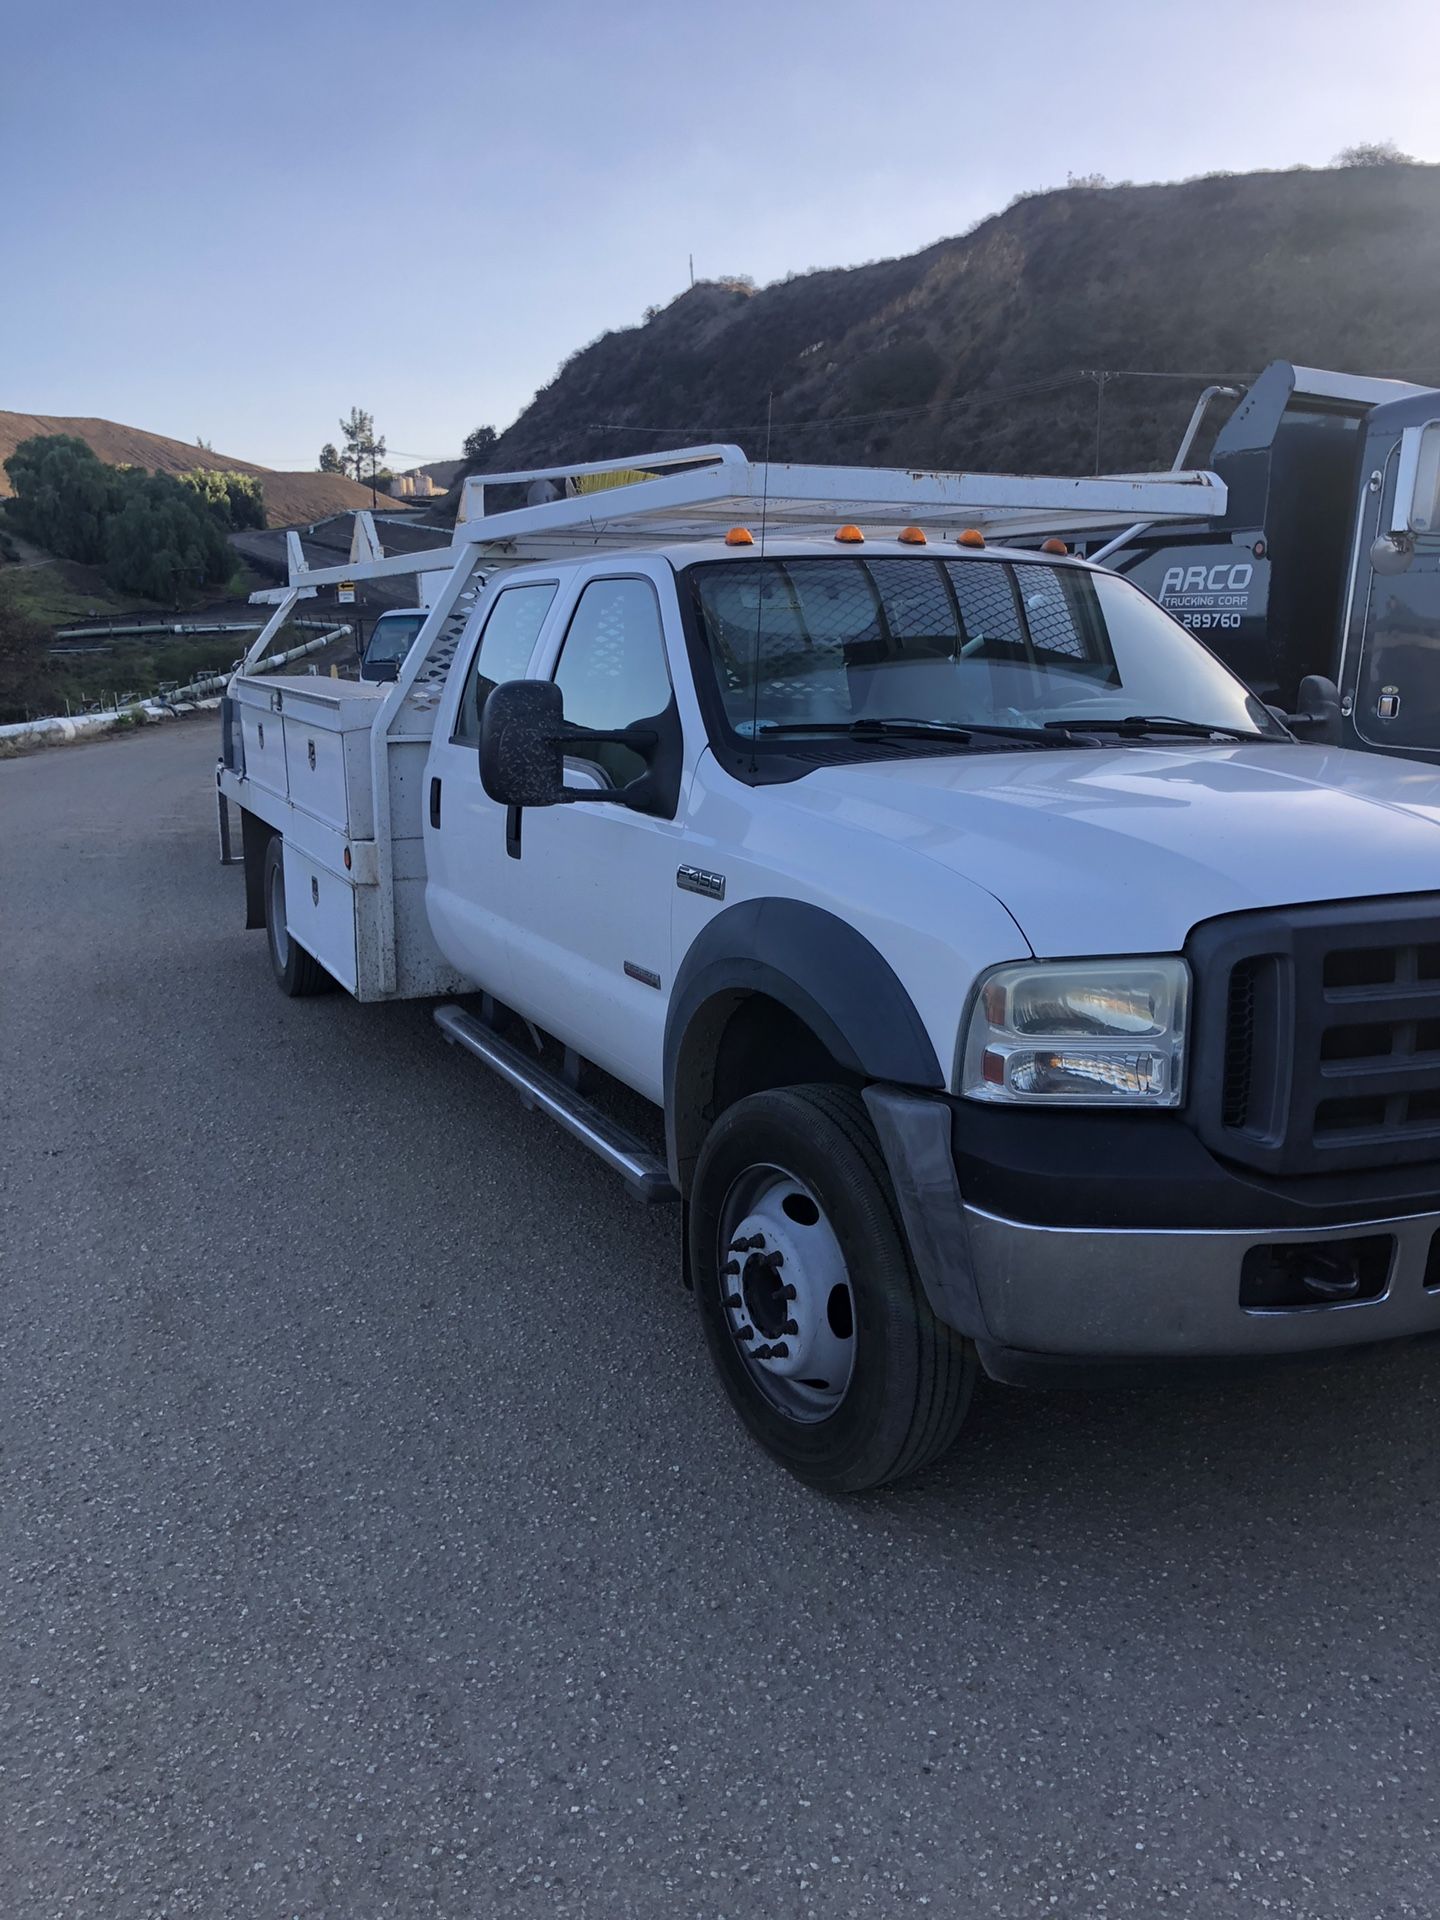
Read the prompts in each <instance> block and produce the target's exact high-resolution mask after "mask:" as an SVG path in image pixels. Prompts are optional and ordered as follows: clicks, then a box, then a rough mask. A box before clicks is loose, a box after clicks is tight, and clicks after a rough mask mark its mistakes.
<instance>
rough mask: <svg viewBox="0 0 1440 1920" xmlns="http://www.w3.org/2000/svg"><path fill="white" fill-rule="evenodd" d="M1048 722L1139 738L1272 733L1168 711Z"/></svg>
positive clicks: (1250, 737)
mask: <svg viewBox="0 0 1440 1920" xmlns="http://www.w3.org/2000/svg"><path fill="white" fill-rule="evenodd" d="M1045 725H1046V727H1047V728H1050V727H1054V728H1056V729H1057V730H1059V731H1063V732H1065V733H1118V734H1122V735H1123V734H1130V735H1133V736H1135V737H1136V738H1137V739H1138V738H1139V737H1140V736H1141V735H1142V734H1147V733H1169V734H1174V735H1175V736H1176V737H1177V738H1180V739H1186V740H1215V739H1220V740H1264V739H1267V738H1268V737H1269V736H1268V735H1266V734H1263V733H1258V732H1248V731H1247V730H1246V729H1244V728H1243V727H1222V726H1212V725H1211V724H1210V723H1209V722H1208V721H1205V720H1177V719H1176V718H1175V716H1174V715H1173V714H1169V713H1129V714H1126V715H1125V717H1124V718H1123V719H1121V718H1119V717H1118V716H1115V715H1111V716H1110V717H1109V718H1103V717H1102V718H1101V719H1098V720H1075V719H1071V720H1047V721H1046V722H1045Z"/></svg>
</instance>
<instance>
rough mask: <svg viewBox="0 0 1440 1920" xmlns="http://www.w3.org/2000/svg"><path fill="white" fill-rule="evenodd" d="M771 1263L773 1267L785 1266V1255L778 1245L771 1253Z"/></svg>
mask: <svg viewBox="0 0 1440 1920" xmlns="http://www.w3.org/2000/svg"><path fill="white" fill-rule="evenodd" d="M770 1264H771V1266H772V1267H783V1266H784V1264H785V1256H784V1254H783V1253H781V1251H780V1249H779V1248H778V1247H776V1249H775V1251H774V1252H773V1253H772V1254H771V1255H770Z"/></svg>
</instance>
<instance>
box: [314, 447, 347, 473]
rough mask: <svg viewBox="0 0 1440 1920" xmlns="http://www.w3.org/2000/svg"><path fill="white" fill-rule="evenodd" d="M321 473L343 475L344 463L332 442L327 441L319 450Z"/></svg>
mask: <svg viewBox="0 0 1440 1920" xmlns="http://www.w3.org/2000/svg"><path fill="white" fill-rule="evenodd" d="M320 471H321V473H344V471H345V462H344V461H343V460H342V459H341V458H340V450H339V448H338V447H337V446H336V445H335V442H334V441H333V440H327V441H326V442H325V444H324V446H323V447H322V448H321V449H320Z"/></svg>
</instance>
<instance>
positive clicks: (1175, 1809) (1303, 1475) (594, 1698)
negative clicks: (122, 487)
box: [0, 720, 1440, 1920]
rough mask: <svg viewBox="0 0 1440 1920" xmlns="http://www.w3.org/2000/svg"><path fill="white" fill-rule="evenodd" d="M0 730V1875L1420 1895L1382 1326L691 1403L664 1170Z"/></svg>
mask: <svg viewBox="0 0 1440 1920" xmlns="http://www.w3.org/2000/svg"><path fill="white" fill-rule="evenodd" d="M214 745H215V742H214V725H213V720H207V721H205V722H203V723H202V722H198V721H197V722H192V723H177V724H176V725H174V726H170V727H167V728H166V729H164V730H159V729H156V730H152V731H149V732H146V733H145V734H144V735H143V736H140V737H136V738H122V739H114V740H106V741H102V742H99V743H97V744H94V745H91V746H85V747H75V748H70V749H64V750H57V751H53V752H48V753H43V754H38V755H34V756H31V757H29V758H26V759H23V760H17V761H11V762H7V763H4V764H0V1043H3V1066H0V1108H3V1127H4V1132H3V1140H4V1154H3V1163H0V1913H3V1915H4V1917H5V1920H42V1917H43V1920H52V1917H54V1920H61V1917H65V1920H70V1917H84V1920H89V1917H90V1916H94V1917H95V1920H102V1917H103V1920H131V1917H132V1916H135V1917H137V1920H138V1917H143V1920H160V1916H164V1917H165V1920H180V1917H181V1916H199V1917H201V1920H220V1917H222V1916H231V1915H234V1916H245V1917H246V1920H249V1916H255V1917H256V1920H272V1917H273V1920H286V1917H287V1916H292V1915H295V1916H304V1917H305V1920H310V1916H321V1915H323V1916H333V1917H334V1920H368V1917H369V1916H372V1915H397V1916H404V1917H406V1920H409V1917H410V1916H415V1917H416V1920H430V1917H431V1916H442V1915H443V1916H454V1917H455V1920H470V1917H471V1916H478V1917H480V1920H487V1917H488V1916H492V1915H493V1916H505V1917H506V1920H508V1917H509V1916H525V1917H528V1916H532V1915H533V1916H540V1915H544V1916H564V1917H568V1916H580V1915H597V1916H606V1920H651V1917H652V1916H653V1920H678V1917H679V1916H687V1917H688V1916H692V1915H694V1916H704V1917H705V1920H719V1917H720V1916H727V1917H728V1920H737V1917H738V1916H766V1920H770V1917H771V1916H776V1917H779V1920H789V1917H790V1916H797V1917H798V1916H802V1915H815V1916H824V1917H825V1920H843V1917H844V1916H851V1915H856V1916H859V1915H865V1916H870V1915H876V1916H885V1917H886V1920H889V1916H895V1915H908V1914H911V1913H915V1914H919V1913H922V1912H930V1913H935V1914H942V1915H952V1914H953V1915H964V1916H967V1920H968V1917H969V1916H983V1917H987V1920H988V1917H989V1916H1012V1915H1013V1916H1020V1915H1042V1914H1061V1915H1064V1916H1067V1920H1072V1917H1073V1916H1087V1917H1088V1916H1101V1915H1115V1916H1119V1915H1133V1916H1145V1920H1153V1916H1155V1915H1158V1914H1168V1913H1174V1914H1176V1915H1185V1916H1189V1917H1193V1916H1209V1915H1212V1914H1213V1915H1221V1914H1223V1915H1234V1914H1245V1915H1250V1914H1258V1913H1267V1914H1277V1915H1295V1916H1306V1920H1316V1917H1319V1916H1324V1917H1325V1920H1330V1917H1331V1916H1333V1917H1334V1920H1341V1917H1342V1916H1343V1920H1369V1917H1370V1916H1382V1915H1384V1916H1391V1915H1426V1916H1429V1915H1433V1914H1434V1913H1435V1912H1436V1910H1437V1908H1440V1873H1437V1866H1436V1841H1437V1826H1440V1767H1437V1755H1436V1731H1437V1711H1436V1710H1437V1694H1440V1682H1437V1657H1436V1656H1437V1615H1440V1603H1437V1579H1436V1574H1437V1553H1436V1547H1437V1537H1440V1529H1437V1514H1436V1506H1435V1488H1434V1481H1435V1478H1436V1475H1437V1471H1440V1469H1437V1461H1440V1397H1437V1380H1440V1353H1437V1352H1436V1351H1435V1350H1434V1349H1431V1350H1428V1351H1426V1350H1423V1349H1420V1348H1406V1349H1403V1350H1398V1351H1395V1352H1391V1353H1388V1354H1384V1355H1382V1356H1380V1357H1379V1358H1372V1359H1368V1360H1366V1361H1365V1362H1364V1363H1363V1364H1358V1363H1357V1364H1351V1365H1347V1366H1342V1367H1340V1368H1339V1369H1336V1370H1327V1371H1324V1372H1316V1371H1311V1370H1304V1371H1297V1372H1285V1373H1282V1374H1276V1375H1272V1376H1270V1377H1268V1378H1267V1379H1265V1380H1263V1381H1252V1382H1249V1383H1246V1384H1244V1385H1230V1386H1226V1387H1223V1388H1219V1389H1212V1390H1208V1391H1201V1390H1186V1391H1184V1392H1178V1391H1169V1392H1156V1393H1150V1394H1127V1395H1104V1396H1102V1395H1098V1394H1097V1395H1089V1396H1086V1395H1078V1394H1064V1395H1059V1394H1056V1395H1025V1394H1020V1393H1008V1392H1002V1391H1000V1390H999V1389H987V1390H985V1391H984V1392H983V1393H982V1395H981V1397H980V1399H979V1401H978V1403H977V1406H976V1409H975V1413H974V1415H973V1418H972V1424H971V1426H970V1428H969V1429H968V1431H967V1434H966V1436H965V1438H964V1440H963V1441H962V1444H961V1446H960V1448H959V1449H958V1450H957V1452H956V1453H955V1454H954V1455H953V1456H952V1457H951V1459H950V1460H949V1461H947V1462H946V1463H945V1464H944V1465H943V1466H942V1467H941V1468H939V1469H937V1470H934V1471H932V1472H931V1473H929V1474H928V1475H927V1476H926V1477H925V1478H923V1479H922V1480H920V1481H919V1482H917V1483H915V1484H913V1485H911V1486H909V1487H907V1488H904V1489H903V1490H900V1491H896V1492H891V1493H888V1494H884V1495H877V1496H872V1497H868V1498H865V1499H861V1500H854V1501H850V1502H846V1503H837V1502H832V1501H827V1500H824V1499H821V1498H818V1497H816V1496H815V1495H813V1494H810V1493H808V1492H806V1491H805V1490H804V1489H802V1488H801V1487H799V1486H798V1485H796V1484H793V1483H792V1482H790V1481H789V1480H787V1479H786V1478H785V1477H784V1475H783V1474H781V1473H780V1472H779V1471H778V1470H777V1469H775V1468H774V1467H772V1466H771V1465H770V1464H769V1463H768V1462H767V1461H766V1460H765V1459H764V1458H763V1457H762V1456H760V1455H759V1454H758V1453H757V1452H756V1451H755V1450H754V1449H753V1447H752V1446H751V1445H750V1443H749V1442H748V1441H747V1440H746V1439H745V1437H744V1436H743V1434H742V1432H741V1431H740V1429H739V1427H738V1426H737V1424H736V1422H735V1421H734V1420H733V1418H732V1417H731V1415H730V1413H729V1412H728V1410H727V1408H726V1406H725V1404H724V1403H723V1401H722V1399H721V1396H720V1392H719V1389H718V1388H717V1387H716V1386H715V1385H714V1384H713V1383H712V1379H711V1376H710V1372H709V1368H708V1363H707V1361H706V1358H705V1355H704V1352H703V1347H702V1342H701V1338H700V1332H699V1328H698V1325H697V1323H696V1318H695V1314H694V1311H693V1309H692V1306H691V1304H690V1302H689V1300H688V1299H687V1297H686V1296H685V1294H684V1293H683V1292H682V1290H681V1289H680V1287H679V1286H678V1285H677V1284H676V1281H675V1274H676V1270H677V1245H676V1223H675V1221H674V1219H673V1218H672V1217H671V1216H670V1215H668V1214H663V1213H662V1214H648V1213H646V1212H645V1211H644V1210H642V1209H641V1208H639V1207H638V1206H637V1205H635V1203H633V1202H632V1201H630V1200H629V1199H628V1198H627V1196H626V1194H625V1192H624V1191H623V1189H622V1188H621V1187H620V1186H619V1185H618V1184H616V1183H615V1182H614V1181H613V1180H612V1179H611V1178H610V1176H608V1175H607V1174H605V1173H604V1172H603V1170H602V1169H601V1168H600V1167H599V1166H598V1165H597V1164H596V1163H594V1162H592V1161H591V1160H589V1159H588V1158H587V1157H586V1156H585V1155H584V1154H583V1153H582V1151H581V1150H580V1149H579V1148H578V1147H577V1146H575V1145H573V1144H572V1143H571V1142H569V1141H568V1140H567V1139H566V1138H565V1137H564V1136H562V1135H561V1134H559V1133H558V1132H556V1131H554V1130H553V1129H551V1128H550V1127H549V1126H548V1125H547V1123H546V1122H545V1121H543V1120H542V1119H540V1118H538V1117H536V1116H534V1115H530V1114H527V1113H525V1112H524V1111H523V1110H522V1109H521V1108H520V1106H519V1105H518V1103H517V1102H516V1101H515V1099H514V1097H513V1096H512V1095H510V1094H509V1093H508V1092H507V1091H506V1090H505V1089H504V1088H503V1087H501V1086H500V1085H499V1084H498V1083H496V1082H494V1081H492V1080H491V1079H490V1078H489V1077H488V1076H486V1075H485V1074H484V1073H483V1072H481V1071H480V1070H479V1069H478V1068H476V1067H474V1066H473V1065H472V1064H471V1063H469V1062H468V1061H467V1060H466V1059H465V1058H464V1057H463V1056H460V1055H458V1054H457V1053H455V1052H453V1051H451V1050H449V1049H447V1048H446V1047H444V1046H443V1045H442V1044H441V1043H440V1041H439V1039H438V1036H437V1035H436V1033H435V1030H434V1028H433V1026H432V1024H431V1021H430V1016H429V1010H428V1008H426V1007H422V1006H397V1007H388V1008H378V1009H377V1008H368V1009H367V1008H362V1007H359V1006H356V1005H354V1004H353V1003H351V1002H350V1001H349V1000H348V999H347V998H346V997H344V996H343V995H340V994H336V995H334V996H330V997H327V998H324V999H321V1000H316V1001H310V1002H304V1001H298V1002H288V1001H286V1000H284V999H282V997H281V996H280V995H279V994H278V993H277V992H276V991H275V989H274V987H273V985H272V984H271V981H270V979H269V976H268V971H267V965H266V958H265V953H264V950H263V937H262V936H261V935H259V934H253V933H249V934H247V933H245V932H243V931H242V930H241V921H242V917H243V916H242V911H241V876H240V873H239V870H238V869H235V868H228V869H222V868H221V867H220V866H219V865H218V864H217V863H216V859H215V848H214V838H213V828H212V817H211V767H212V765H213V758H214Z"/></svg>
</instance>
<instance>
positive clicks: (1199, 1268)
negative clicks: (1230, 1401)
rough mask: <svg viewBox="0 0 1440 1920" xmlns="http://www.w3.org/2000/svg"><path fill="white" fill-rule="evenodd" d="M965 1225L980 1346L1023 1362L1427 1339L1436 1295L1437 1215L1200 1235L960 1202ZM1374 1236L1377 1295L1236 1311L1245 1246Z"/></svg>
mask: <svg viewBox="0 0 1440 1920" xmlns="http://www.w3.org/2000/svg"><path fill="white" fill-rule="evenodd" d="M965 1223H966V1230H967V1236H966V1237H967V1239H968V1242H969V1256H970V1260H971V1263H972V1269H973V1273H974V1278H975V1286H976V1291H977V1293H978V1296H979V1302H980V1307H981V1311H982V1313H983V1316H984V1323H985V1329H986V1332H987V1334H988V1337H989V1338H990V1339H991V1340H992V1341H994V1342H996V1343H998V1344H1000V1345H1002V1346H1005V1347H1010V1348H1016V1349H1021V1350H1025V1351H1028V1352H1031V1353H1037V1354H1060V1355H1067V1356H1069V1355H1073V1356H1075V1357H1077V1358H1082V1357H1084V1358H1095V1359H1105V1360H1119V1359H1160V1358H1168V1359H1202V1358H1221V1357H1230V1356H1242V1355H1244V1356H1261V1355H1264V1354H1284V1353H1302V1352H1308V1351H1314V1350H1317V1349H1321V1348H1326V1347H1332V1348H1333V1347H1348V1346H1362V1345H1365V1344H1366V1343H1368V1342H1369V1341H1372V1340H1395V1339H1401V1338H1403V1337H1405V1336H1406V1335H1411V1334H1420V1333H1436V1332H1440V1286H1436V1287H1427V1286H1426V1285H1425V1281H1426V1277H1427V1266H1428V1263H1429V1259H1430V1243H1431V1240H1432V1238H1433V1237H1434V1235H1435V1234H1436V1232H1437V1231H1440V1213H1424V1214H1409V1215H1406V1216H1405V1217H1404V1218H1401V1219H1381V1220H1359V1221H1354V1222H1348V1223H1347V1224H1346V1225H1344V1226H1331V1227H1317V1228H1311V1229H1300V1230H1295V1229H1288V1230H1285V1231H1279V1230H1276V1231H1267V1230H1258V1231H1255V1230H1252V1231H1248V1232H1246V1231H1233V1232H1232V1231H1223V1232H1208V1231H1206V1230H1204V1229H1195V1230H1191V1231H1178V1230H1172V1231H1157V1230H1154V1229H1150V1228H1143V1229H1128V1228H1111V1229H1103V1228H1090V1227H1043V1226H1032V1225H1027V1224H1025V1223H1023V1222H1021V1221H1016V1220H1004V1219H1000V1218H998V1217H997V1216H996V1215H994V1214H989V1213H982V1212H980V1211H979V1210H978V1209H976V1208H974V1207H966V1208H965ZM1374 1235H1383V1236H1386V1237H1388V1238H1389V1239H1390V1240H1391V1242H1392V1246H1391V1253H1390V1263H1389V1273H1388V1278H1387V1281H1386V1284H1385V1288H1384V1291H1383V1293H1381V1294H1380V1295H1379V1296H1378V1297H1376V1298H1374V1299H1367V1300H1345V1301H1336V1302H1330V1303H1326V1304H1320V1303H1318V1302H1317V1303H1316V1304H1315V1305H1313V1306H1296V1307H1282V1308H1247V1307H1244V1306H1242V1305H1241V1303H1240V1281H1241V1269H1242V1266H1243V1264H1244V1260H1245V1255H1246V1254H1247V1253H1248V1252H1249V1250H1250V1249H1251V1248H1252V1247H1264V1246H1275V1247H1296V1246H1304V1245H1306V1244H1312V1245H1315V1246H1317V1247H1324V1246H1325V1245H1326V1244H1327V1243H1329V1244H1333V1243H1334V1242H1336V1241H1348V1240H1356V1239H1360V1238H1364V1237H1369V1236H1374ZM1430 1277H1431V1278H1437V1277H1440V1274H1432V1275H1431V1276H1430Z"/></svg>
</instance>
